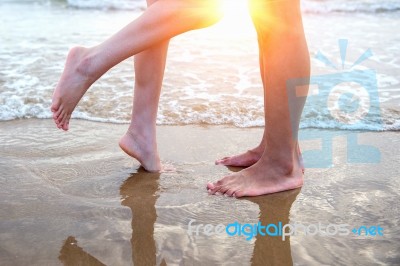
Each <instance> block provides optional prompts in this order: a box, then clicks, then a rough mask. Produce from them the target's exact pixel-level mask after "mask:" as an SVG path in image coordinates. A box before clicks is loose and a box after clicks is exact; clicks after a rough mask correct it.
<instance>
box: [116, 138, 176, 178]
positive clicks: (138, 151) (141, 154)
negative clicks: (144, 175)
mask: <svg viewBox="0 0 400 266" xmlns="http://www.w3.org/2000/svg"><path fill="white" fill-rule="evenodd" d="M119 146H120V147H121V149H122V150H123V151H124V152H125V153H127V154H128V155H129V156H131V157H133V158H135V159H136V160H138V161H139V162H140V164H141V165H142V166H143V168H144V169H146V170H147V171H149V172H161V171H163V170H164V168H163V166H162V165H161V162H160V157H159V156H158V150H157V144H156V141H155V139H152V138H149V137H148V135H146V134H138V133H136V132H135V131H133V130H128V131H127V132H126V134H125V135H124V136H123V137H122V138H121V140H120V141H119ZM169 170H170V169H166V171H169Z"/></svg>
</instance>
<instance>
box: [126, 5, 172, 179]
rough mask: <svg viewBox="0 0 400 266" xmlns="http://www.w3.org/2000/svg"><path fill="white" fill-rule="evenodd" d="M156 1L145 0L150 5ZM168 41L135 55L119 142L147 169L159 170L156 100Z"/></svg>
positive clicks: (158, 95) (151, 170)
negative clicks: (129, 103) (131, 88)
mask: <svg viewBox="0 0 400 266" xmlns="http://www.w3.org/2000/svg"><path fill="white" fill-rule="evenodd" d="M156 1H157V0H148V1H147V5H148V6H150V5H152V4H153V3H155V2H156ZM168 43H169V40H167V41H164V42H161V43H158V44H156V45H154V46H153V47H150V48H149V49H147V50H146V51H144V52H141V53H139V54H137V55H135V60H134V61H135V89H134V97H133V109H132V116H131V124H130V125H129V128H128V131H127V132H126V133H125V135H124V136H123V137H122V138H121V140H120V141H119V146H120V147H121V149H122V150H124V151H125V152H126V153H127V154H128V155H130V156H132V157H134V158H135V159H137V160H138V161H139V162H140V163H141V165H142V166H143V168H145V169H146V170H147V171H150V172H156V171H160V170H161V163H160V158H159V155H158V149H157V140H156V120H157V111H158V102H159V99H160V92H161V86H162V81H163V77H164V70H165V63H166V59H167V51H168Z"/></svg>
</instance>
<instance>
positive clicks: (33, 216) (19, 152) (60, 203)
mask: <svg viewBox="0 0 400 266" xmlns="http://www.w3.org/2000/svg"><path fill="white" fill-rule="evenodd" d="M71 127H72V129H71V131H70V132H68V133H67V134H60V132H59V131H58V130H56V129H55V128H54V125H53V123H52V121H49V120H35V119H31V120H20V121H12V122H1V123H0V142H1V143H2V145H1V146H0V192H1V193H0V217H1V218H0V228H1V230H0V258H1V265H27V264H29V265H58V264H64V265H77V262H79V261H80V262H84V263H85V265H99V263H103V264H106V265H130V264H132V263H134V264H135V265H152V264H155V263H156V264H157V265H158V264H161V265H164V263H166V264H167V265H187V264H189V265H291V264H294V265H322V264H325V265H331V264H335V265H376V264H386V265H396V264H397V265H398V263H399V261H400V253H399V250H400V246H399V243H400V237H399V236H400V230H399V225H400V224H399V223H400V220H399V217H400V210H399V207H398V204H397V203H398V201H399V198H400V195H399V191H400V182H399V179H398V169H396V165H397V162H398V161H399V159H400V158H399V154H398V150H399V148H400V141H399V138H398V134H397V133H392V132H384V133H362V134H360V136H359V142H360V144H371V143H374V145H375V146H376V147H377V148H379V149H380V151H381V153H382V157H381V162H380V163H375V164H348V163H346V145H345V143H346V140H345V139H344V138H343V137H341V136H339V134H338V137H336V138H335V139H334V140H333V143H334V149H333V166H334V167H333V168H327V169H312V168H311V169H307V171H306V176H305V185H304V187H303V188H302V189H301V190H300V189H299V190H294V191H289V192H284V193H278V194H273V195H269V196H262V197H257V198H253V199H250V198H248V199H247V198H246V199H241V200H236V199H232V198H226V197H217V196H209V195H208V194H207V192H206V190H205V184H206V182H207V181H209V180H215V179H216V178H218V177H221V176H223V175H225V174H227V173H229V172H230V171H237V170H238V169H230V170H229V169H226V168H224V167H218V166H215V165H213V161H214V159H215V158H219V157H222V156H224V155H227V154H234V153H238V152H239V151H242V150H243V149H244V148H243V145H246V147H247V146H248V145H250V146H252V145H255V144H256V141H257V140H258V139H259V138H260V137H261V135H262V129H257V128H253V129H237V128H222V127H207V128H202V127H161V128H160V129H159V143H160V152H161V157H162V158H164V160H165V161H166V162H167V163H169V164H172V165H174V166H175V167H176V171H175V172H171V173H163V174H150V173H146V172H144V171H143V170H142V169H140V168H139V166H138V164H137V163H132V160H131V159H130V158H128V157H127V156H125V155H124V154H123V153H122V152H121V151H120V150H119V148H118V147H117V145H116V143H117V141H118V136H120V135H122V133H123V132H124V130H125V126H122V125H114V124H105V123H93V122H88V121H77V120H74V121H73V122H72V123H71ZM244 135H246V136H247V139H248V141H245V139H244V138H243V136H244ZM301 145H302V147H303V151H305V152H306V151H307V150H310V149H312V148H313V147H314V148H315V147H316V146H317V147H318V144H316V143H315V142H312V141H311V142H310V141H303V142H302V143H301ZM191 219H194V220H196V221H195V222H194V223H193V225H199V224H206V223H208V224H212V225H214V226H216V225H217V224H219V223H222V224H225V225H227V224H229V223H233V222H235V221H238V222H240V223H252V224H253V223H257V222H258V221H261V223H262V224H263V225H266V224H269V223H278V222H282V223H283V224H286V223H289V222H290V223H292V224H294V223H303V224H317V223H318V222H320V223H322V224H324V225H328V224H330V223H332V224H333V223H335V224H342V223H346V224H349V225H350V226H352V227H353V226H362V225H366V226H374V225H375V226H378V225H379V226H381V227H382V228H384V235H383V236H375V237H374V236H365V235H360V236H358V235H353V234H351V235H348V236H338V235H336V236H329V237H328V236H318V235H317V236H311V235H307V236H305V235H303V234H301V233H300V234H298V235H295V236H292V237H290V239H287V240H286V241H282V240H281V238H280V237H269V236H265V237H261V236H256V237H255V238H253V239H251V240H250V241H247V240H246V239H245V237H244V236H234V237H231V236H228V235H227V234H221V235H214V236H206V235H201V234H200V235H199V236H197V235H196V234H195V233H193V234H192V235H190V234H189V233H188V223H189V222H190V220H191ZM352 227H351V228H352Z"/></svg>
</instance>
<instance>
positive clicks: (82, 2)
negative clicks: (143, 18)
mask: <svg viewBox="0 0 400 266" xmlns="http://www.w3.org/2000/svg"><path fill="white" fill-rule="evenodd" d="M67 2H68V6H70V7H74V8H82V9H106V10H144V9H145V7H146V3H145V1H143V0H103V1H96V0H68V1H67Z"/></svg>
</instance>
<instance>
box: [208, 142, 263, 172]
mask: <svg viewBox="0 0 400 266" xmlns="http://www.w3.org/2000/svg"><path fill="white" fill-rule="evenodd" d="M263 152H264V147H261V146H258V147H256V148H254V149H252V150H248V151H246V152H244V153H241V154H239V155H234V156H229V157H224V158H222V159H219V160H216V161H215V164H216V165H225V166H235V167H249V166H252V165H253V164H255V163H256V162H258V160H260V158H261V156H262V154H263Z"/></svg>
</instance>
